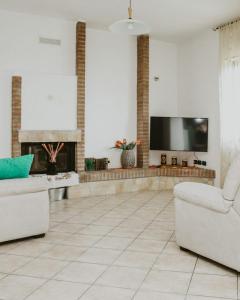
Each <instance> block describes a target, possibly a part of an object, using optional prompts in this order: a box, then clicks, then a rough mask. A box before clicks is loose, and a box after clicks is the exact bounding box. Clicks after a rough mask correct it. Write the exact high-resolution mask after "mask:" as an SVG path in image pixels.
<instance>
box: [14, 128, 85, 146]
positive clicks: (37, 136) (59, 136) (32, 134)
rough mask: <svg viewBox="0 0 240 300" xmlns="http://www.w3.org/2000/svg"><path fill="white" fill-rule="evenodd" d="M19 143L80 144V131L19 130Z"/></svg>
mask: <svg viewBox="0 0 240 300" xmlns="http://www.w3.org/2000/svg"><path fill="white" fill-rule="evenodd" d="M18 141H19V143H54V142H76V143H79V142H81V130H80V129H76V130H19V131H18Z"/></svg>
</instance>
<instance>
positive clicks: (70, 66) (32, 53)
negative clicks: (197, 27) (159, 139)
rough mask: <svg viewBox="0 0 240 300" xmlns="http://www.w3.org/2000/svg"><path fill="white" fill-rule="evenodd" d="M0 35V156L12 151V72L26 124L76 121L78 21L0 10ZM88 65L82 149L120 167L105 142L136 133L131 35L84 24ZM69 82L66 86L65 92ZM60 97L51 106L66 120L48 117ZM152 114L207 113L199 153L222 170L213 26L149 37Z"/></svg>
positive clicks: (156, 156)
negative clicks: (171, 38)
mask: <svg viewBox="0 0 240 300" xmlns="http://www.w3.org/2000/svg"><path fill="white" fill-rule="evenodd" d="M39 36H44V37H48V38H54V39H60V40H61V46H53V45H44V44H39ZM0 37H1V38H0V79H1V80H0V157H5V156H9V155H10V153H11V76H12V75H22V74H24V76H25V80H24V77H23V96H24V99H23V103H24V107H23V117H24V121H23V127H25V128H26V129H45V128H47V127H48V128H50V127H49V126H52V127H51V128H52V129H60V128H61V129H73V128H74V127H75V124H76V119H75V116H76V114H75V112H74V103H75V102H74V101H75V93H74V81H75V77H74V75H75V23H74V22H68V21H64V20H60V19H54V18H46V17H40V16H35V15H34V16H33V15H32V16H31V15H24V14H18V13H10V12H6V11H0ZM86 71H87V73H86V83H87V90H86V156H89V157H90V156H96V157H109V158H110V160H111V162H112V164H111V167H118V166H120V163H119V157H120V153H119V152H117V151H116V150H111V149H110V147H111V146H113V144H114V142H115V140H117V139H120V138H127V139H128V140H134V139H135V138H136V39H135V38H131V37H130V38H129V37H125V36H119V35H113V34H111V33H110V32H106V31H99V30H93V29H88V30H87V65H86ZM154 76H159V81H154ZM64 78H66V85H65V84H63V81H64V82H65V80H64ZM38 79H39V80H40V84H39V86H36V82H37V80H38ZM50 81H52V83H53V86H54V87H53V89H50V88H49V83H50ZM51 86H52V85H51ZM31 87H32V88H31ZM58 87H59V90H58ZM29 88H30V89H29ZM39 89H40V90H39ZM43 89H44V92H43ZM61 89H62V90H61ZM66 89H69V90H71V97H70V99H69V98H67V96H66ZM61 91H62V93H61ZM35 93H37V94H38V95H37V96H36V97H34V94H35ZM61 94H62V96H60V95H61ZM64 95H65V96H64ZM65 98H66V99H65ZM58 101H60V102H61V103H62V106H61V107H62V108H61V109H60V111H58V112H57V113H56V114H58V116H62V115H63V113H64V110H65V109H66V112H67V115H68V118H67V122H66V123H64V124H63V125H62V124H61V122H60V119H62V117H59V118H58V119H57V122H55V123H54V121H52V120H50V117H51V116H52V115H53V113H52V112H51V111H52V109H54V106H55V104H56V103H58ZM40 102H41V104H42V105H39V103H40ZM68 102H69V103H68ZM35 104H36V105H35ZM68 104H70V105H68ZM48 105H49V107H52V109H50V110H49V111H48V113H47V115H46V116H48V117H47V120H48V121H47V122H45V121H46V120H44V118H42V119H41V117H40V114H38V111H42V112H41V115H42V114H43V112H44V110H43V107H48ZM31 114H32V115H31ZM71 115H72V118H70V116H71ZM151 115H152V116H154V115H155V116H177V115H179V116H191V117H198V116H199V117H209V121H210V122H209V127H210V136H209V153H208V154H199V158H200V159H206V160H207V162H208V164H209V167H211V168H213V169H215V170H217V172H218V171H219V165H220V164H219V158H220V155H219V149H220V148H219V106H218V35H217V34H216V33H214V32H212V31H209V32H205V33H203V34H201V35H199V36H197V37H196V38H195V39H192V40H190V41H187V42H184V43H182V44H179V45H175V44H170V43H164V42H161V41H155V40H151V41H150V116H151ZM25 116H26V118H25ZM42 121H43V123H42ZM44 122H45V123H44ZM50 123H51V124H50ZM44 126H45V127H44ZM61 126H62V127H61ZM183 155H185V154H183ZM170 156H171V153H169V157H170ZM159 162H160V152H158V151H151V152H150V164H159Z"/></svg>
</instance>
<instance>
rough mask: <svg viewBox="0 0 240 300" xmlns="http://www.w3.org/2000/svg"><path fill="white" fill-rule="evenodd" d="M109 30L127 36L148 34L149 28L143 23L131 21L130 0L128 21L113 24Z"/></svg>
mask: <svg viewBox="0 0 240 300" xmlns="http://www.w3.org/2000/svg"><path fill="white" fill-rule="evenodd" d="M109 29H110V30H111V31H112V32H114V33H122V34H128V35H141V34H147V33H149V32H150V28H149V26H147V25H146V24H145V23H143V22H141V21H138V20H135V19H133V9H132V0H130V3H129V8H128V19H124V20H120V21H117V22H115V23H113V24H112V25H111V26H110V27H109Z"/></svg>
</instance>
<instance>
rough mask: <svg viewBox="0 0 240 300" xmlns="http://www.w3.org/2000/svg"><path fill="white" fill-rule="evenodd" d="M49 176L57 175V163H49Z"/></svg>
mask: <svg viewBox="0 0 240 300" xmlns="http://www.w3.org/2000/svg"><path fill="white" fill-rule="evenodd" d="M47 175H57V163H55V162H48V168H47Z"/></svg>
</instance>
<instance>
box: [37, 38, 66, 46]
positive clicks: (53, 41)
mask: <svg viewBox="0 0 240 300" xmlns="http://www.w3.org/2000/svg"><path fill="white" fill-rule="evenodd" d="M39 43H40V44H48V45H55V46H61V40H58V39H50V38H46V37H41V36H40V37H39Z"/></svg>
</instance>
